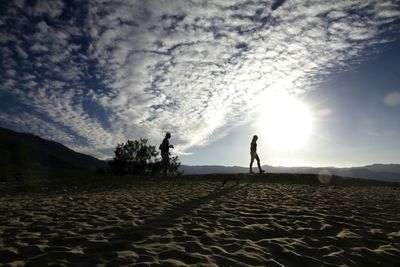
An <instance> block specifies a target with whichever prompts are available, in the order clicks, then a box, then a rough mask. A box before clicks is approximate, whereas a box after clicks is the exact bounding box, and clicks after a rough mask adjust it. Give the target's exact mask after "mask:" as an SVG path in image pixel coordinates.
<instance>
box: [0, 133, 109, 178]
mask: <svg viewBox="0 0 400 267" xmlns="http://www.w3.org/2000/svg"><path fill="white" fill-rule="evenodd" d="M102 166H105V162H104V161H101V160H99V159H96V158H94V157H92V156H88V155H85V154H81V153H78V152H75V151H73V150H71V149H69V148H67V147H66V146H64V145H62V144H59V143H57V142H53V141H49V140H45V139H43V138H40V137H38V136H35V135H33V134H28V133H18V132H14V131H11V130H8V129H4V128H0V175H2V177H3V179H8V178H10V177H14V178H16V177H19V176H27V175H35V174H40V175H45V176H57V175H61V174H64V173H68V172H93V171H95V170H96V168H97V167H102ZM4 177H8V178H4Z"/></svg>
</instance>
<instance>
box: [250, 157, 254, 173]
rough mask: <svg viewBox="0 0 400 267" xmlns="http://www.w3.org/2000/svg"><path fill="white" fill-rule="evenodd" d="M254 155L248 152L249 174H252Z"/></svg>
mask: <svg viewBox="0 0 400 267" xmlns="http://www.w3.org/2000/svg"><path fill="white" fill-rule="evenodd" d="M253 162H254V153H253V152H250V173H252V172H253Z"/></svg>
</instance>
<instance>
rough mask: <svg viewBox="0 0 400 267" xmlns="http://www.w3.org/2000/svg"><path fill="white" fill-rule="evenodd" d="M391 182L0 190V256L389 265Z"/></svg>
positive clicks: (394, 191) (397, 244)
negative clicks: (6, 192) (1, 193)
mask: <svg viewBox="0 0 400 267" xmlns="http://www.w3.org/2000/svg"><path fill="white" fill-rule="evenodd" d="M399 260H400V189H399V188H398V187H397V188H396V187H374V186H369V187H351V186H348V187H341V186H316V185H299V184H278V183H274V184H271V183H256V182H254V183H249V182H244V181H241V182H240V183H239V184H237V183H236V182H228V183H226V184H225V185H224V186H223V187H222V183H221V182H213V181H187V180H172V181H169V182H165V181H164V182H160V181H158V182H157V181H155V182H148V183H140V184H130V185H126V186H125V187H123V188H122V187H118V188H110V189H108V190H97V191H91V192H89V191H84V190H78V191H77V192H73V193H72V192H62V193H57V194H45V193H29V194H24V195H14V196H11V195H10V196H3V197H1V198H0V263H1V264H4V265H6V266H7V265H9V266H23V265H37V266H43V265H46V264H56V265H58V266H63V265H65V266H68V265H93V264H108V265H134V266H149V265H152V264H159V265H163V266H186V265H196V266H249V265H250V266H343V265H347V266H355V265H359V266H366V265H374V266H377V265H384V266H397V264H398V262H399Z"/></svg>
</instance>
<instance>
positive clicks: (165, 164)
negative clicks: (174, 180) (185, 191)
mask: <svg viewBox="0 0 400 267" xmlns="http://www.w3.org/2000/svg"><path fill="white" fill-rule="evenodd" d="M161 156H162V173H163V176H167V172H168V167H169V157H168V155H161Z"/></svg>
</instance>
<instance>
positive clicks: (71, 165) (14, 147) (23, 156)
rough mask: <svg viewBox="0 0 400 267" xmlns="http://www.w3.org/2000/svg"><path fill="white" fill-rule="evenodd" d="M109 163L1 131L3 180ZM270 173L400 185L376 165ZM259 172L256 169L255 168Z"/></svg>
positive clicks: (395, 169) (222, 169) (399, 175)
mask: <svg viewBox="0 0 400 267" xmlns="http://www.w3.org/2000/svg"><path fill="white" fill-rule="evenodd" d="M106 165H107V162H106V161H102V160H99V159H97V158H95V157H92V156H89V155H85V154H82V153H78V152H75V151H73V150H71V149H69V148H68V147H66V146H64V145H62V144H59V143H57V142H54V141H49V140H46V139H43V138H40V137H38V136H35V135H33V134H29V133H19V132H15V131H11V130H8V129H4V128H0V180H2V179H3V180H4V177H15V176H26V175H27V174H28V175H33V176H43V177H52V176H54V177H60V176H65V177H70V175H72V174H76V173H93V172H94V171H95V170H96V169H97V168H98V167H105V166H106ZM263 168H264V169H265V170H266V171H267V172H269V173H310V174H320V173H323V174H331V175H336V176H343V177H354V178H365V179H374V180H380V181H392V182H393V181H394V182H400V164H373V165H368V166H363V167H352V168H335V167H326V168H323V167H320V168H312V167H273V166H267V165H266V166H263ZM180 170H183V171H184V174H185V175H187V174H211V173H247V172H248V168H245V167H236V166H233V167H227V166H187V165H181V167H180ZM254 170H256V168H254Z"/></svg>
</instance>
